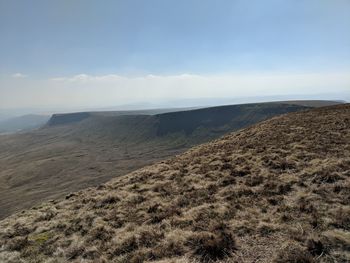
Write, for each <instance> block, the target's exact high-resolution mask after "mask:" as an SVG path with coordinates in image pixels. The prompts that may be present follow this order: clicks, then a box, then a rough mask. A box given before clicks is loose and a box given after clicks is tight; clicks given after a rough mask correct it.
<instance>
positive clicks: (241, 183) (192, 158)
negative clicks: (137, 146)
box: [0, 104, 350, 263]
mask: <svg viewBox="0 0 350 263" xmlns="http://www.w3.org/2000/svg"><path fill="white" fill-rule="evenodd" d="M349 156H350V105H348V104H347V105H341V106H332V107H325V108H319V109H313V110H310V111H306V112H305V111H304V112H298V113H290V114H286V115H283V116H280V117H275V118H272V119H271V120H267V121H265V122H263V123H260V124H257V125H255V126H252V127H249V128H246V129H244V130H241V131H239V132H235V133H231V134H229V135H226V136H224V137H222V138H220V139H218V140H215V141H213V142H210V143H207V144H203V145H200V146H197V147H194V148H192V149H190V150H189V151H187V152H186V153H184V154H182V155H178V156H175V157H173V158H171V159H169V160H166V161H162V162H159V163H157V164H155V165H152V166H148V167H145V168H142V169H140V170H137V171H135V172H133V173H130V174H128V175H125V176H120V177H117V178H115V179H113V180H112V181H110V182H108V183H106V184H104V185H100V186H98V187H97V188H88V189H85V190H82V191H79V192H76V193H72V194H69V195H67V196H66V197H65V199H64V200H61V201H58V200H56V201H51V202H47V203H44V204H41V205H39V206H36V207H35V208H33V209H31V210H27V211H25V212H22V213H19V214H16V215H13V216H10V217H8V218H7V219H5V220H3V221H1V222H0V247H1V246H2V249H1V250H0V261H1V260H2V261H3V262H19V261H20V259H22V260H24V261H25V262H67V261H71V262H81V261H82V260H83V261H84V262H181V263H187V262H212V261H218V262H275V263H282V262H306V263H309V262H310V263H311V262H349V261H350V253H349V248H350V232H349V231H350V228H349V225H350V222H349V218H350V159H349ZM131 208H132V209H131Z"/></svg>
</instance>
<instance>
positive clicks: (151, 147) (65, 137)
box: [0, 103, 307, 218]
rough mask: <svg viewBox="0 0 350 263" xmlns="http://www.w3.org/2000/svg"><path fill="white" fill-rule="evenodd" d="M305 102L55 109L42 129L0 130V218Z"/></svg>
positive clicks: (102, 180)
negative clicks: (142, 111)
mask: <svg viewBox="0 0 350 263" xmlns="http://www.w3.org/2000/svg"><path fill="white" fill-rule="evenodd" d="M304 109H307V108H305V107H302V106H294V105H288V104H278V103H264V104H247V105H236V106H223V107H214V108H207V109H200V110H193V111H184V112H177V113H167V114H159V115H123V114H121V113H120V112H119V113H118V112H117V113H114V112H111V113H106V112H104V113H82V114H78V113H75V114H65V115H55V116H53V117H52V118H51V120H50V121H49V124H48V125H47V126H46V127H45V128H43V129H39V130H37V131H34V132H30V133H25V134H17V135H9V136H0V167H1V170H0V191H1V198H0V218H4V217H5V216H7V215H10V214H11V213H13V212H15V211H19V210H20V209H24V208H29V207H31V206H33V205H35V204H37V203H39V202H42V201H43V200H49V199H52V198H58V197H62V196H64V195H65V194H67V193H69V192H71V191H77V190H79V189H82V188H86V187H89V186H96V185H98V184H100V183H103V182H106V181H108V180H109V179H111V178H112V177H115V176H118V175H123V174H126V173H128V172H130V171H132V170H135V169H138V168H140V167H143V166H145V165H148V164H150V163H153V162H155V161H158V160H161V159H164V158H167V157H169V156H172V155H174V154H177V153H180V152H183V151H184V150H186V149H188V148H189V147H191V146H193V145H196V144H199V143H203V142H207V141H209V140H211V139H213V138H218V137H219V136H221V135H223V134H225V133H227V132H230V131H234V130H237V129H240V128H242V127H246V126H248V125H251V124H254V123H256V122H259V121H262V120H265V119H267V118H270V117H272V116H275V115H279V114H283V113H286V112H292V111H298V110H304Z"/></svg>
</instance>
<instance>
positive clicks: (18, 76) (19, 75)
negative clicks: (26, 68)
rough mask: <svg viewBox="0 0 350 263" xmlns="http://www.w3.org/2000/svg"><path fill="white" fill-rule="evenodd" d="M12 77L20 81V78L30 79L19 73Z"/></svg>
mask: <svg viewBox="0 0 350 263" xmlns="http://www.w3.org/2000/svg"><path fill="white" fill-rule="evenodd" d="M11 77H12V78H15V79H20V78H26V77H28V75H25V74H22V73H19V72H17V73H14V74H12V75H11Z"/></svg>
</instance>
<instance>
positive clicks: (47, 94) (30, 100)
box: [0, 72, 350, 107]
mask: <svg viewBox="0 0 350 263" xmlns="http://www.w3.org/2000/svg"><path fill="white" fill-rule="evenodd" d="M21 75H22V74H21ZM24 81H25V83H19V82H17V81H14V80H12V81H11V79H8V80H7V81H4V80H1V79H0V92H1V97H0V105H3V106H4V107H5V106H8V107H13V106H16V105H17V106H21V107H29V106H46V107H47V106H53V105H54V106H59V107H69V106H72V105H74V106H77V107H90V106H98V107H100V106H101V107H103V106H109V105H121V104H129V103H137V102H154V101H166V100H183V99H194V98H239V97H251V96H254V97H258V96H274V95H293V94H294V95H296V94H297V95H303V94H307V95H310V94H323V93H334V94H336V93H339V94H340V93H344V92H347V93H349V91H350V90H349V87H350V74H349V72H338V73H337V72H336V73H278V72H269V73H264V74H262V73H261V74H248V73H246V74H221V75H220V74H218V75H195V74H179V75H168V76H162V75H145V76H137V77H127V76H121V75H117V74H108V75H89V74H78V75H75V76H63V77H56V78H50V79H46V80H45V79H34V78H27V79H25V80H24ZM1 87H2V88H1ZM338 99H342V98H338Z"/></svg>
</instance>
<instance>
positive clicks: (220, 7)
mask: <svg viewBox="0 0 350 263" xmlns="http://www.w3.org/2000/svg"><path fill="white" fill-rule="evenodd" d="M349 13H350V1H349V0H303V1H302V0H284V1H281V0H264V1H261V0H250V1H246V0H176V1H174V0H172V1H170V0H147V1H146V0H123V1H122V0H110V1H109V0H104V1H97V0H95V1H92V0H51V1H47V0H41V1H39V0H33V1H26V0H0V109H15V108H50V107H51V108H57V109H67V108H73V107H76V108H79V107H109V106H116V105H125V104H132V103H154V104H156V102H164V101H170V100H172V101H174V100H178V101H181V100H188V99H195V98H196V99H200V98H203V99H208V98H247V97H259V96H260V97H263V96H272V97H273V96H287V97H288V96H289V98H291V99H293V98H294V97H295V96H299V97H300V96H302V95H305V97H307V98H328V97H329V98H330V99H344V100H350V16H349ZM327 96H328V97H327Z"/></svg>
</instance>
